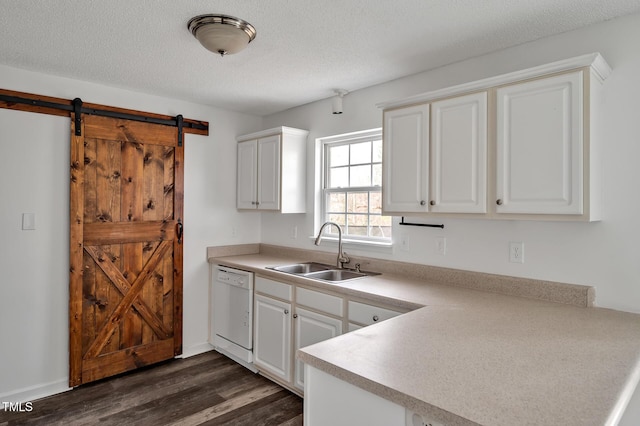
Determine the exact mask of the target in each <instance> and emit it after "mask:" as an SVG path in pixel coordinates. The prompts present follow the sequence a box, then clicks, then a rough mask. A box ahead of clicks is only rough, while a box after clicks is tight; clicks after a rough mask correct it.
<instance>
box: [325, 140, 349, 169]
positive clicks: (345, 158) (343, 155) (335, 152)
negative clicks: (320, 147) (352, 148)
mask: <svg viewBox="0 0 640 426" xmlns="http://www.w3.org/2000/svg"><path fill="white" fill-rule="evenodd" d="M329 158H330V159H331V161H330V162H329V167H336V166H346V165H347V164H349V145H340V146H332V147H331V148H329Z"/></svg>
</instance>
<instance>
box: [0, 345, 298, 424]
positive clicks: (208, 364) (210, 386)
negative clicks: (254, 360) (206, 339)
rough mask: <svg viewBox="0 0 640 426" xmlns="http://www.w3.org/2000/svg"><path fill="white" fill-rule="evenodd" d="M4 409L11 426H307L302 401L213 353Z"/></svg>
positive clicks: (1, 415)
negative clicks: (24, 408)
mask: <svg viewBox="0 0 640 426" xmlns="http://www.w3.org/2000/svg"><path fill="white" fill-rule="evenodd" d="M32 404H33V410H32V411H31V412H29V413H26V412H23V413H11V412H4V411H3V410H2V407H1V406H0V426H9V425H23V424H28V425H95V424H100V425H119V426H124V425H127V426H128V425H145V426H146V425H152V426H160V425H181V426H182V425H233V426H242V425H247V426H249V425H251V426H260V425H263V426H267V425H273V426H276V425H280V426H294V425H302V399H301V398H300V397H298V396H297V395H295V394H293V393H291V392H289V391H287V390H285V389H283V388H282V387H280V386H278V385H276V384H274V383H273V382H271V381H269V380H267V379H265V378H264V377H262V376H259V375H257V374H253V373H251V372H250V371H249V370H247V369H246V368H244V367H241V366H240V365H238V364H236V363H235V362H233V361H231V360H229V359H228V358H226V357H224V356H222V355H220V354H219V353H217V352H215V351H212V352H207V353H205V354H202V355H198V356H195V357H191V358H187V359H176V360H172V361H169V362H166V363H164V364H160V365H157V366H155V367H150V368H145V369H143V370H139V371H136V372H132V373H128V374H125V375H122V376H119V377H115V378H111V379H105V380H102V381H99V382H96V383H92V384H88V385H84V386H80V387H78V388H76V389H74V390H71V391H69V392H65V393H62V394H58V395H54V396H51V397H48V398H43V399H40V400H37V401H33V402H32Z"/></svg>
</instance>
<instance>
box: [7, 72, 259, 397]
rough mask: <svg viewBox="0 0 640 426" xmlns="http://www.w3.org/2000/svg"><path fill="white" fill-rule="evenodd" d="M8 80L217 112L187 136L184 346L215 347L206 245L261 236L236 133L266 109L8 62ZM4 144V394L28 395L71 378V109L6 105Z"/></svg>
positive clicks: (165, 109) (183, 110)
mask: <svg viewBox="0 0 640 426" xmlns="http://www.w3.org/2000/svg"><path fill="white" fill-rule="evenodd" d="M0 88H2V89H9V90H17V91H22V92H28V93H35V94H41V95H48V96H55V97H60V98H66V99H73V98H75V97H80V98H82V99H83V100H84V101H85V102H91V103H98V104H105V105H113V106H118V107H123V108H130V109H136V110H142V111H150V112H156V113H160V114H167V115H172V116H173V115H177V114H182V115H184V116H185V117H187V118H193V119H199V120H205V121H208V122H209V133H210V135H209V136H208V137H206V136H199V135H186V138H185V217H184V223H185V247H184V340H183V343H184V346H183V347H184V354H185V355H186V356H188V355H193V354H195V353H198V352H201V351H203V350H208V349H210V346H209V345H208V343H207V337H208V291H209V290H208V279H209V270H208V264H207V262H206V247H207V246H211V245H218V244H221V245H224V244H239V243H254V242H258V241H259V238H260V220H259V216H258V215H257V214H247V213H244V214H239V213H238V212H237V211H236V209H235V155H236V154H235V153H236V148H235V147H236V142H235V137H236V136H237V135H239V134H243V133H250V132H254V131H257V130H260V129H261V128H262V119H261V118H259V117H255V116H249V115H244V114H237V113H233V112H228V111H224V110H220V109H215V108H211V107H207V106H203V105H197V104H193V103H188V102H184V101H180V100H175V99H167V98H161V97H156V96H150V95H144V94H140V93H135V92H130V91H126V90H120V89H116V88H113V87H107V86H103V85H98V84H91V83H86V82H81V81H76V80H71V79H65V78H59V77H54V76H49V75H44V74H37V73H31V72H26V71H22V70H17V69H13V68H9V67H4V66H0ZM0 147H1V148H2V155H0V200H1V201H0V270H1V271H2V279H1V281H0V326H1V327H2V331H0V336H1V343H0V401H17V400H29V399H33V398H35V397H39V396H43V395H48V394H52V393H55V392H59V391H61V390H64V389H67V386H68V385H67V383H68V306H67V305H68V285H69V284H68V283H69V274H68V265H69V248H68V246H69V243H68V240H69V224H68V221H69V219H68V217H69V213H68V212H69V166H68V164H69V119H68V118H61V117H52V116H47V115H41V114H34V113H27V112H21V111H11V110H3V109H0ZM22 213H35V214H36V229H35V230H34V231H22V230H21V225H22V222H21V221H22ZM231 226H234V227H235V228H236V229H237V230H239V232H238V233H237V235H235V236H232V235H231V231H230V229H231Z"/></svg>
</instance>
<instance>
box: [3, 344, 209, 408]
mask: <svg viewBox="0 0 640 426" xmlns="http://www.w3.org/2000/svg"><path fill="white" fill-rule="evenodd" d="M212 350H213V345H212V344H210V343H208V342H204V343H200V344H198V345H195V346H190V347H188V348H186V349H184V351H183V353H182V355H178V356H177V357H176V358H189V357H192V356H195V355H200V354H202V353H205V352H209V351H212ZM71 389H73V388H70V387H69V378H68V377H65V378H64V379H60V380H56V381H55V382H50V383H42V384H38V385H34V386H29V387H26V388H22V389H17V390H12V391H10V392H6V393H3V394H0V403H2V402H30V401H34V400H36V399H40V398H45V397H47V396H51V395H55V394H57V393H62V392H66V391H69V390H71Z"/></svg>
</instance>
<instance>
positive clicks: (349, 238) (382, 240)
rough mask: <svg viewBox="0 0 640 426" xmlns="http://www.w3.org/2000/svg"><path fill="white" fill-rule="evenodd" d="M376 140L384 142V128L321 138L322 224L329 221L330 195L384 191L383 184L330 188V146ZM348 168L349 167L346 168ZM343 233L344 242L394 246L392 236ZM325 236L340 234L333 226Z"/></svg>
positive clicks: (335, 236)
mask: <svg viewBox="0 0 640 426" xmlns="http://www.w3.org/2000/svg"><path fill="white" fill-rule="evenodd" d="M374 140H382V128H376V129H371V130H365V131H361V132H354V133H347V134H343V135H337V136H331V137H327V138H321V139H320V143H321V147H320V150H321V167H322V178H321V188H320V189H321V193H322V194H321V208H320V215H321V218H322V220H321V221H320V223H324V222H325V221H327V220H328V213H327V207H328V205H327V204H328V199H329V194H331V193H345V194H346V193H347V192H351V193H352V192H367V193H370V192H371V191H382V183H381V185H379V186H378V185H376V186H363V187H347V188H329V187H328V186H329V161H328V155H327V153H328V149H329V147H330V146H339V145H351V144H354V143H359V142H368V141H374ZM365 164H377V162H373V158H372V163H365ZM380 164H382V159H381V160H380ZM346 167H348V166H346ZM366 214H367V216H372V215H371V214H370V213H366ZM345 234H346V233H343V235H342V238H343V241H346V242H354V243H361V244H371V245H379V246H387V245H388V246H390V245H391V244H392V236H391V235H390V236H389V237H370V236H359V235H345ZM324 235H326V236H328V237H329V238H332V237H333V238H337V237H338V232H337V230H336V229H335V227H333V226H331V227H328V228H326V229H325V232H324Z"/></svg>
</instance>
